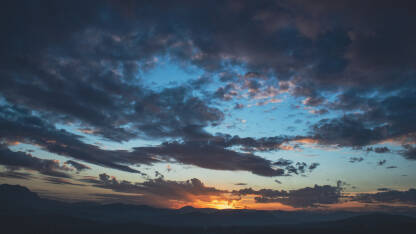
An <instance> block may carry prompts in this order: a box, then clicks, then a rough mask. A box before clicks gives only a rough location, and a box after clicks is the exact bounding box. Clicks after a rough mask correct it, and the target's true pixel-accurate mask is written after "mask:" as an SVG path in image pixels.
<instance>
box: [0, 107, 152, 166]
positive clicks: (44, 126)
mask: <svg viewBox="0 0 416 234" xmlns="http://www.w3.org/2000/svg"><path fill="white" fill-rule="evenodd" d="M0 133H1V137H0V138H1V139H2V140H3V139H6V140H14V141H19V142H24V143H28V144H33V145H37V146H39V147H41V148H42V149H44V150H46V151H49V152H52V153H56V154H58V155H62V156H67V157H72V158H75V159H79V160H82V161H85V162H90V163H93V164H97V165H101V166H105V167H110V168H114V169H119V170H123V171H127V172H133V173H139V171H137V170H134V169H132V168H130V167H128V166H125V165H122V163H124V164H126V163H127V161H126V159H125V158H126V156H127V155H128V154H129V152H128V151H125V150H113V151H112V150H103V149H101V148H99V147H97V146H95V145H90V144H86V143H84V142H83V141H81V137H80V136H78V135H74V134H72V133H69V132H67V131H65V130H59V129H56V128H55V127H54V126H52V125H51V124H49V123H48V122H46V121H45V120H43V119H41V118H39V117H37V116H34V115H32V114H30V111H28V110H27V109H22V108H18V107H15V106H0ZM3 148H4V147H3ZM143 160H144V161H143ZM152 161H154V160H152V159H149V158H147V159H145V158H142V160H139V159H136V162H137V163H147V164H149V163H150V162H152Z"/></svg>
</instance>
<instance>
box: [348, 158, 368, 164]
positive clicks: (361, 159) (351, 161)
mask: <svg viewBox="0 0 416 234" xmlns="http://www.w3.org/2000/svg"><path fill="white" fill-rule="evenodd" d="M363 160H364V158H363V157H351V158H350V161H349V162H350V163H355V162H361V161H363Z"/></svg>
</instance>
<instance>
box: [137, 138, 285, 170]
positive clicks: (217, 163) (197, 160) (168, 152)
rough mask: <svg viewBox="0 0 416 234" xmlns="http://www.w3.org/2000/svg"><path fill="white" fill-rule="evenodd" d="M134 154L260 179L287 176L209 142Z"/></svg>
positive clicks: (172, 145)
mask: <svg viewBox="0 0 416 234" xmlns="http://www.w3.org/2000/svg"><path fill="white" fill-rule="evenodd" d="M133 154H135V155H137V157H153V156H156V157H162V158H166V159H168V158H171V159H174V160H176V161H177V162H179V163H183V164H191V165H196V166H199V167H202V168H209V169H215V170H230V171H249V172H251V173H253V174H257V175H261V176H281V175H284V170H283V169H280V168H273V165H272V162H271V161H269V160H267V159H264V158H262V157H259V156H256V155H254V154H252V153H240V152H236V151H233V150H229V149H226V148H224V147H221V146H219V145H217V144H210V143H208V142H184V143H180V142H165V143H163V144H161V145H159V146H154V147H136V148H134V151H133ZM137 157H134V158H133V159H131V160H132V161H134V160H135V158H137Z"/></svg>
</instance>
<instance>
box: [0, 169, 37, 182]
mask: <svg viewBox="0 0 416 234" xmlns="http://www.w3.org/2000/svg"><path fill="white" fill-rule="evenodd" d="M0 177H3V178H11V179H22V180H28V179H32V178H33V176H32V174H30V173H27V172H19V171H16V170H6V171H0Z"/></svg>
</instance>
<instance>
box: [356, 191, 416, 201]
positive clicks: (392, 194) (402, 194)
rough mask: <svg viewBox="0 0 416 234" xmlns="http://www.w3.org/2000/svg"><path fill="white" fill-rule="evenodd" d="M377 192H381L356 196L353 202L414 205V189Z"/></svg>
mask: <svg viewBox="0 0 416 234" xmlns="http://www.w3.org/2000/svg"><path fill="white" fill-rule="evenodd" d="M379 191H382V192H377V193H371V194H370V193H361V194H357V195H356V196H355V197H354V199H353V200H355V201H359V202H365V203H373V202H382V203H406V204H416V189H409V190H407V191H397V190H391V189H387V190H379Z"/></svg>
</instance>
